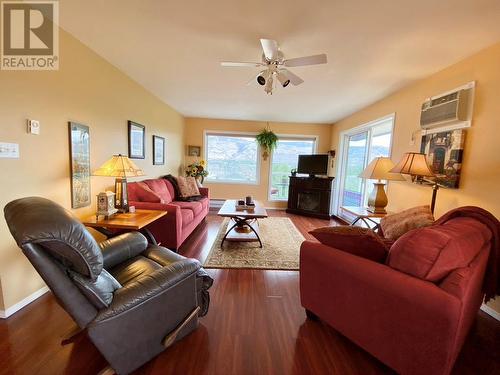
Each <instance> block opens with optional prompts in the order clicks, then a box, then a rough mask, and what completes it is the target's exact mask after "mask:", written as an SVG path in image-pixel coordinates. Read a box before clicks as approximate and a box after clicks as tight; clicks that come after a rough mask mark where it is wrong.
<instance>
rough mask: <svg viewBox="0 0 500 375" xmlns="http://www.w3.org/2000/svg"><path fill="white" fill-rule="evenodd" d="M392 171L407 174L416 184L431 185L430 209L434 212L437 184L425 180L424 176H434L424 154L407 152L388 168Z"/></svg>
mask: <svg viewBox="0 0 500 375" xmlns="http://www.w3.org/2000/svg"><path fill="white" fill-rule="evenodd" d="M390 172H394V173H402V174H408V175H410V176H411V181H412V182H415V183H418V184H422V185H423V184H426V185H432V200H431V211H432V213H434V207H435V205H436V194H437V191H438V189H439V186H438V184H437V183H436V182H431V181H426V180H425V179H424V177H436V175H435V174H434V172H433V171H432V169H431V167H429V164H427V159H426V155H425V154H422V153H419V152H407V153H406V154H404V155H403V158H402V159H401V160H400V161H399V163H398V164H397V165H396V166H395V167H394V168H392V169H391V170H390Z"/></svg>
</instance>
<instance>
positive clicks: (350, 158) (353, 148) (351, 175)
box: [337, 115, 394, 214]
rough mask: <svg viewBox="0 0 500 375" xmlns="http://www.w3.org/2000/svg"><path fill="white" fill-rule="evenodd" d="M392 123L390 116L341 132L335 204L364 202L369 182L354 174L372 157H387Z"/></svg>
mask: <svg viewBox="0 0 500 375" xmlns="http://www.w3.org/2000/svg"><path fill="white" fill-rule="evenodd" d="M393 123H394V116H393V115H391V116H387V117H385V118H382V119H380V120H376V121H373V122H371V123H368V124H366V125H363V126H360V127H358V128H355V129H352V130H348V131H346V132H344V133H343V134H342V136H341V138H342V142H343V146H342V147H341V150H342V155H341V166H340V175H339V176H340V178H339V195H338V198H337V201H338V207H340V206H356V207H360V206H364V205H366V204H367V201H368V195H369V194H370V192H371V190H372V188H373V181H372V180H364V179H362V178H360V177H358V176H359V174H360V173H361V172H362V171H363V169H365V167H366V166H367V165H368V164H369V163H370V162H371V161H372V160H373V159H374V158H376V157H378V156H390V154H391V143H392V129H393ZM339 214H342V212H340V211H339Z"/></svg>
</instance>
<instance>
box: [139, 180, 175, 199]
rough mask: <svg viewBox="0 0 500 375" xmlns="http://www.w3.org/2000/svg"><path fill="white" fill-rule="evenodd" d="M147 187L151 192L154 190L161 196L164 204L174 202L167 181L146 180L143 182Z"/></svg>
mask: <svg viewBox="0 0 500 375" xmlns="http://www.w3.org/2000/svg"><path fill="white" fill-rule="evenodd" d="M143 182H144V183H145V184H146V185H148V186H149V188H150V189H151V190H153V191H154V192H155V193H156V194H158V195H159V196H160V198H161V199H162V200H163V203H165V204H168V203H170V202H172V196H171V195H170V192H169V191H168V188H167V185H166V183H165V182H166V181H165V180H164V179H162V178H155V179H151V180H144V181H143Z"/></svg>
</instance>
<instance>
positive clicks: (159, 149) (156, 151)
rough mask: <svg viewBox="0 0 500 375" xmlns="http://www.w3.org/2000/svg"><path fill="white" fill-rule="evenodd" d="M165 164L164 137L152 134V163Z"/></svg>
mask: <svg viewBox="0 0 500 375" xmlns="http://www.w3.org/2000/svg"><path fill="white" fill-rule="evenodd" d="M163 164H165V138H163V137H159V136H157V135H153V165H163Z"/></svg>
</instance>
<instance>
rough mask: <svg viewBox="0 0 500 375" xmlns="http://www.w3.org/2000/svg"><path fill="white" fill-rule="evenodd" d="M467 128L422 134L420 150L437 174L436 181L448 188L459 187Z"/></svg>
mask: <svg viewBox="0 0 500 375" xmlns="http://www.w3.org/2000/svg"><path fill="white" fill-rule="evenodd" d="M464 141H465V130H463V129H459V130H449V131H443V132H438V133H432V134H426V135H424V136H422V144H421V146H420V152H422V153H424V154H426V155H427V162H428V163H429V165H430V166H431V168H432V171H433V172H434V173H435V174H436V182H437V183H438V184H439V185H440V186H442V187H446V188H452V189H458V187H459V183H460V171H461V170H462V155H463V152H464Z"/></svg>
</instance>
